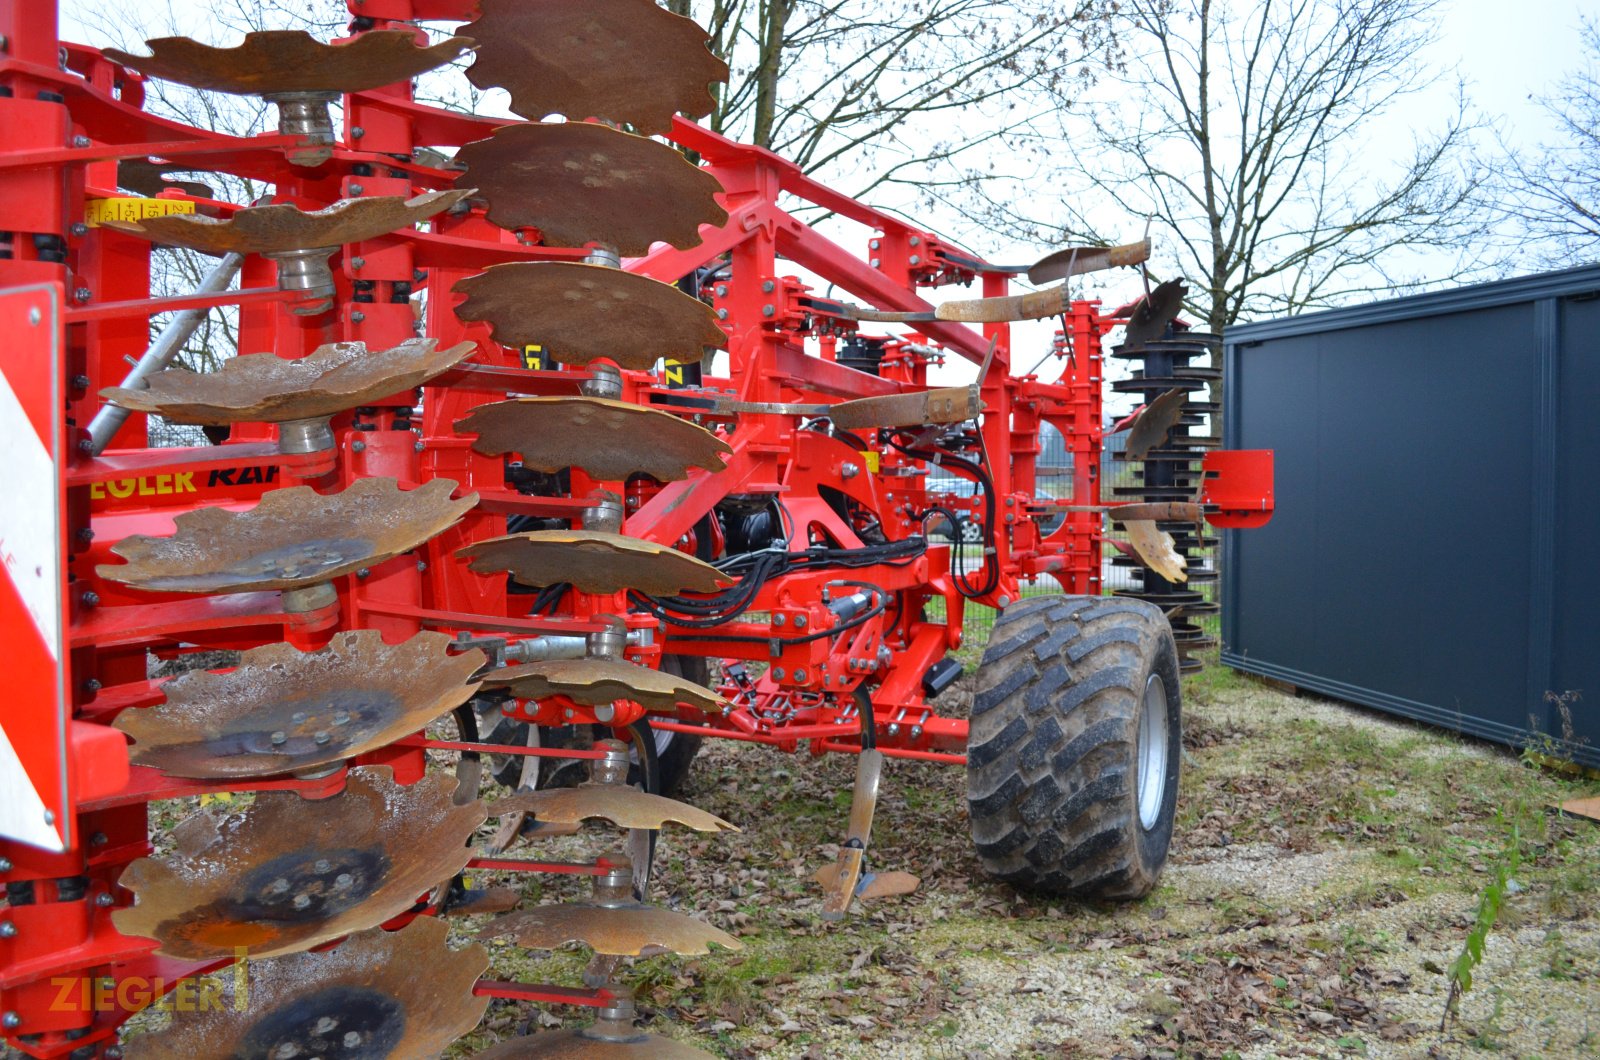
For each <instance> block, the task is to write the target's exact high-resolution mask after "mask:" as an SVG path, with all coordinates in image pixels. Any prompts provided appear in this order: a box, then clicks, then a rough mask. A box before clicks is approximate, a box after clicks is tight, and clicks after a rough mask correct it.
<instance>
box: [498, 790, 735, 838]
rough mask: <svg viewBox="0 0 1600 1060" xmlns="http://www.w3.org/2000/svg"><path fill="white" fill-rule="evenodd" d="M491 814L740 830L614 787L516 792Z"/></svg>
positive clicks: (699, 812) (631, 825) (549, 820)
mask: <svg viewBox="0 0 1600 1060" xmlns="http://www.w3.org/2000/svg"><path fill="white" fill-rule="evenodd" d="M490 812H491V813H493V814H496V815H499V814H507V813H531V814H533V816H534V818H535V819H536V820H537V821H539V822H540V823H541V824H546V823H550V824H577V823H579V822H582V821H587V820H590V819H591V818H595V817H600V818H603V819H605V820H607V821H610V822H611V823H612V824H615V825H620V826H621V827H623V828H651V829H654V828H660V827H661V826H662V825H663V824H665V823H667V822H669V821H670V822H672V823H673V824H681V825H683V826H684V827H685V828H692V829H694V830H695V831H697V832H737V831H738V830H739V829H737V828H735V827H734V826H733V825H731V824H729V823H728V822H727V821H724V820H723V819H722V818H720V817H718V816H716V815H715V814H710V813H707V812H706V811H704V810H701V809H696V808H695V807H693V806H690V805H688V804H687V803H682V802H679V801H677V800H676V799H668V798H665V797H663V796H661V795H651V794H649V793H648V792H644V791H640V790H639V789H637V788H629V787H623V786H621V785H617V784H580V785H578V786H577V787H575V788H545V789H543V790H542V791H519V792H517V793H515V794H513V795H508V796H506V797H505V798H503V799H499V800H497V801H496V802H495V803H494V805H493V806H491V807H490Z"/></svg>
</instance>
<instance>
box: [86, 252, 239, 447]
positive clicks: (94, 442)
mask: <svg viewBox="0 0 1600 1060" xmlns="http://www.w3.org/2000/svg"><path fill="white" fill-rule="evenodd" d="M243 264H244V255H243V254H224V255H223V256H222V260H221V261H219V262H217V263H216V265H214V266H213V267H212V269H211V271H210V272H208V273H206V278H205V279H204V280H201V281H200V289H199V290H197V291H195V294H216V293H218V292H219V291H225V290H227V289H228V285H229V284H230V283H232V282H233V278H234V277H235V276H237V275H238V274H239V268H240V267H241V266H242V265H243ZM208 312H210V310H208V309H185V310H182V311H181V312H179V313H177V314H176V315H174V316H173V318H172V319H171V320H170V321H169V322H168V323H167V326H166V327H164V328H162V329H161V334H160V335H158V336H156V341H154V342H152V343H151V344H150V348H149V349H148V350H145V351H144V356H142V357H140V358H139V361H138V363H137V364H135V365H134V366H133V371H131V372H129V373H128V375H127V377H126V378H125V379H123V380H122V385H123V386H124V387H126V388H128V389H130V390H143V389H144V388H145V386H146V385H147V384H146V382H145V381H146V379H148V378H149V377H150V376H152V375H154V374H155V373H156V372H159V371H161V370H162V369H163V368H165V367H167V366H168V365H169V364H171V363H172V358H174V357H175V356H177V354H178V351H179V350H180V349H182V348H183V344H184V343H185V342H188V341H189V336H191V335H193V334H194V329H195V328H197V327H199V326H200V321H202V320H204V319H205V318H206V313H208ZM127 420H128V410H127V409H125V408H121V407H119V406H117V405H112V404H109V403H108V404H105V405H102V406H101V407H100V411H99V412H97V413H95V414H94V419H93V420H90V421H89V452H90V454H91V455H93V456H99V455H100V454H101V453H103V452H104V451H105V448H106V446H107V445H109V444H110V443H111V438H112V436H113V435H115V434H116V433H117V431H118V429H120V428H121V427H122V425H123V424H124V423H126V422H127Z"/></svg>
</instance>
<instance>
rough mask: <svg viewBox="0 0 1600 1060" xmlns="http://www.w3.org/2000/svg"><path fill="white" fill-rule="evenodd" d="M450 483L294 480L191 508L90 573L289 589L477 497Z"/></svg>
mask: <svg viewBox="0 0 1600 1060" xmlns="http://www.w3.org/2000/svg"><path fill="white" fill-rule="evenodd" d="M455 488H456V484H455V483H454V482H451V481H450V480H449V479H432V480H431V481H429V482H427V483H424V484H423V485H422V486H420V487H418V488H417V489H414V490H410V491H408V492H401V491H400V489H399V487H398V486H397V485H396V483H395V480H394V479H392V478H364V479H357V480H356V481H355V482H354V483H352V484H351V485H350V487H349V488H347V489H346V490H344V491H343V492H342V493H331V494H320V493H317V492H316V491H315V490H313V489H312V488H311V487H310V486H294V487H291V488H289V489H281V490H272V491H271V492H269V493H266V494H263V495H262V498H261V502H260V503H259V504H257V505H256V506H255V507H254V508H251V509H250V510H249V511H245V512H231V511H228V510H227V509H226V508H198V509H196V510H194V511H191V512H185V513H183V514H182V515H180V516H178V517H177V519H176V520H175V527H176V530H175V532H174V533H173V534H172V536H170V537H146V536H144V535H142V534H136V535H134V536H132V537H128V538H124V539H123V540H122V541H120V542H118V543H117V544H116V545H115V546H113V547H112V549H111V551H112V552H114V553H116V554H117V555H119V556H121V557H122V558H123V559H126V560H127V561H128V562H127V563H121V564H117V563H102V564H100V565H99V566H97V567H96V568H95V573H96V574H98V575H99V576H100V577H102V578H106V579H109V580H110V581H116V582H123V583H125V584H127V585H132V586H134V587H135V588H138V589H148V590H150V591H152V592H175V593H231V592H243V591H250V590H258V589H298V588H302V587H304V586H307V585H315V584H317V583H318V582H325V581H328V580H329V579H331V578H337V577H340V576H342V575H345V574H351V573H354V572H355V571H356V570H358V569H360V568H361V567H367V566H371V565H372V564H374V563H379V562H381V561H383V560H386V559H388V558H390V557H391V556H397V555H399V554H400V553H402V552H407V551H410V550H411V549H413V548H416V547H417V546H418V545H420V544H422V543H423V542H424V541H427V540H428V539H429V538H431V537H433V536H434V535H435V534H437V533H439V532H440V531H442V530H444V529H445V528H446V527H449V526H450V525H452V524H453V523H455V522H456V520H458V519H460V518H461V517H462V516H463V515H465V514H466V513H467V512H468V510H470V509H471V508H472V506H473V505H475V504H477V503H478V495H477V494H476V493H469V494H467V495H466V496H465V497H463V498H461V499H460V500H455V501H453V500H451V499H450V493H451V491H453V490H454V489H455Z"/></svg>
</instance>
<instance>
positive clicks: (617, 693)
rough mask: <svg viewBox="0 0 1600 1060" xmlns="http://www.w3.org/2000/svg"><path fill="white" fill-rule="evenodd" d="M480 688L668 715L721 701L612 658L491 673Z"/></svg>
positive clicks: (692, 685) (687, 684)
mask: <svg viewBox="0 0 1600 1060" xmlns="http://www.w3.org/2000/svg"><path fill="white" fill-rule="evenodd" d="M680 555H681V553H680ZM484 684H485V685H487V686H489V687H491V688H508V689H510V691H511V694H512V695H514V696H516V697H517V698H518V699H544V698H546V697H548V696H566V697H567V698H568V699H571V700H574V701H576V702H578V703H583V704H586V705H588V706H599V705H601V704H603V703H611V702H613V701H615V700H618V699H631V700H633V701H634V702H635V703H638V704H639V705H640V706H642V707H647V708H650V709H652V710H671V709H672V708H673V707H675V706H677V705H678V704H679V703H688V704H690V705H691V706H694V707H698V708H699V709H701V710H720V709H721V708H722V697H721V696H719V695H717V694H716V693H715V692H713V691H711V689H709V688H705V687H703V686H701V685H697V684H695V683H694V682H693V681H686V680H684V679H683V678H681V677H678V676H676V675H674V674H669V673H666V672H664V671H662V670H652V669H650V668H649V667H648V666H636V665H634V664H633V663H630V662H616V661H612V660H610V659H554V660H551V661H549V662H536V663H526V664H524V665H522V666H507V667H503V668H502V669H499V670H492V671H490V672H489V674H488V675H487V676H486V677H485V678H484Z"/></svg>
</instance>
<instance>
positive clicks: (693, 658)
mask: <svg viewBox="0 0 1600 1060" xmlns="http://www.w3.org/2000/svg"><path fill="white" fill-rule="evenodd" d="M661 670H662V672H663V673H669V674H672V675H674V676H676V677H681V678H683V679H684V680H686V681H693V682H694V683H695V684H697V685H704V684H707V683H708V682H709V681H710V679H711V664H710V663H708V662H707V661H706V660H705V659H704V658H702V657H701V656H698V655H664V656H662V657H661ZM645 720H646V723H647V724H648V722H649V715H646V716H645ZM655 738H656V762H657V763H658V766H659V769H660V775H661V794H663V795H665V796H666V797H667V798H669V799H674V798H677V797H678V792H679V790H680V789H681V788H682V787H683V782H684V781H685V780H687V779H688V778H689V767H690V766H691V765H693V764H694V756H695V755H697V754H699V753H700V743H701V737H699V736H690V735H689V734H688V733H682V732H665V731H662V730H657V731H656V733H655Z"/></svg>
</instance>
